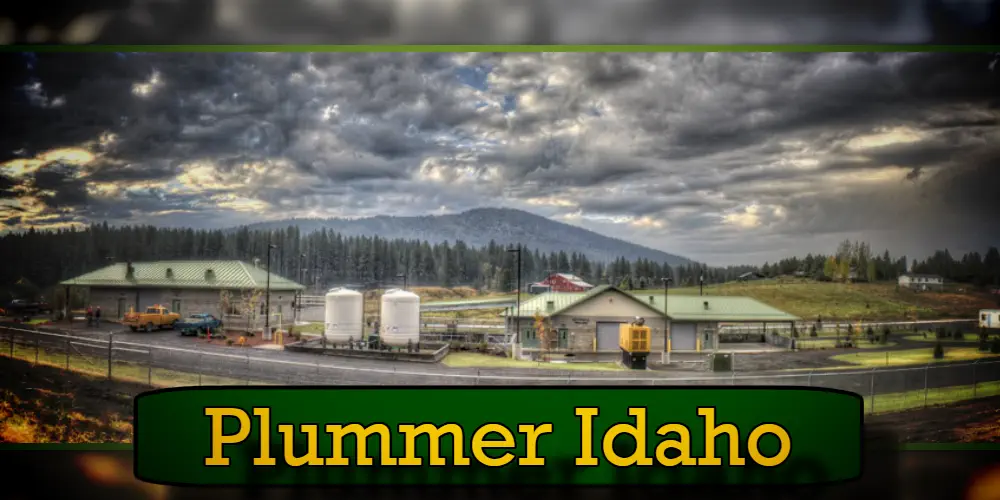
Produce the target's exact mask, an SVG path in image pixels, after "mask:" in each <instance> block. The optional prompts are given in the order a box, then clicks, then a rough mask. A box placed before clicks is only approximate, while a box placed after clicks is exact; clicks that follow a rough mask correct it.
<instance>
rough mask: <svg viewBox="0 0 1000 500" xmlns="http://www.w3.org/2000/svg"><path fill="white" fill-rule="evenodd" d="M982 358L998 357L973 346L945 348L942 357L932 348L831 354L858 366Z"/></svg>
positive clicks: (919, 363) (917, 363)
mask: <svg viewBox="0 0 1000 500" xmlns="http://www.w3.org/2000/svg"><path fill="white" fill-rule="evenodd" d="M984 358H1000V355H998V354H990V353H988V352H979V350H978V349H976V348H974V347H952V348H945V350H944V358H942V359H934V348H927V349H906V350H902V351H887V352H857V353H848V354H838V355H836V356H831V357H830V359H832V360H834V361H841V362H844V363H851V364H853V365H860V366H872V367H874V366H907V365H925V364H927V363H942V362H948V361H971V360H975V359H984Z"/></svg>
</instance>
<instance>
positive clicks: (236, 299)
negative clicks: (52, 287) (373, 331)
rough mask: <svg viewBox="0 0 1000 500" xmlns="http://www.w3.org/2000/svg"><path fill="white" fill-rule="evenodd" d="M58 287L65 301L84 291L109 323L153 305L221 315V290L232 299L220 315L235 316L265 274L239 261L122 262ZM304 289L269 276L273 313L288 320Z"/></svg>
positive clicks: (261, 285) (183, 312) (263, 286)
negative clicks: (75, 290) (72, 293)
mask: <svg viewBox="0 0 1000 500" xmlns="http://www.w3.org/2000/svg"><path fill="white" fill-rule="evenodd" d="M60 285H62V286H64V287H66V294H67V297H68V296H69V295H70V289H72V288H78V289H85V290H86V292H87V293H86V296H87V297H88V300H87V304H86V305H88V306H94V307H98V306H100V307H101V310H102V316H103V317H104V318H106V319H110V320H114V319H118V318H121V317H122V316H123V315H124V314H125V313H126V312H128V311H129V310H132V309H133V308H134V309H136V310H141V309H145V308H147V307H149V306H152V305H164V306H168V307H169V308H170V310H171V311H173V312H176V313H179V314H180V315H181V316H185V315H189V314H193V313H199V312H206V313H213V314H221V313H223V311H220V308H221V300H222V295H223V294H222V292H223V291H228V292H229V294H230V296H231V297H232V299H231V300H230V307H229V309H230V310H229V311H225V312H224V313H227V314H237V313H238V311H236V309H238V307H239V305H240V302H241V300H240V297H241V296H242V295H244V294H245V293H248V292H252V291H254V290H260V291H263V290H265V289H266V288H267V286H268V272H267V271H266V270H264V269H260V268H259V267H256V266H254V265H252V264H247V263H246V262H242V261H238V260H177V261H157V262H122V263H117V264H112V265H110V266H107V267H102V268H100V269H97V270H96V271H92V272H89V273H87V274H84V275H82V276H77V277H76V278H72V279H68V280H66V281H63V282H61V283H60ZM304 289H305V287H304V286H302V285H300V284H298V283H296V282H294V281H292V280H290V279H288V278H285V277H283V276H279V275H277V274H274V273H270V290H271V311H272V313H277V314H282V313H285V314H288V315H290V314H291V311H292V300H293V299H294V297H295V294H296V293H297V292H299V291H301V290H304ZM261 303H263V299H261ZM261 307H262V308H263V305H262V306H261ZM262 312H263V311H262Z"/></svg>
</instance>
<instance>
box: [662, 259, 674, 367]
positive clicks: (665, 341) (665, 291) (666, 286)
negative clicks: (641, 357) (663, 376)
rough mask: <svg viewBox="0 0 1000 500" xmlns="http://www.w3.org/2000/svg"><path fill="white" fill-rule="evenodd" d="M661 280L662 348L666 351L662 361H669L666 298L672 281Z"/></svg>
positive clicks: (668, 319) (668, 317)
mask: <svg viewBox="0 0 1000 500" xmlns="http://www.w3.org/2000/svg"><path fill="white" fill-rule="evenodd" d="M661 279H662V280H663V350H664V352H666V356H665V357H666V359H664V360H663V361H665V362H667V363H670V348H669V347H668V344H669V343H670V327H669V322H670V313H669V312H668V310H667V298H668V297H669V296H670V295H669V291H670V282H671V281H673V279H672V278H661Z"/></svg>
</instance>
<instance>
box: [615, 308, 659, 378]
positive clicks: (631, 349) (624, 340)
mask: <svg viewBox="0 0 1000 500" xmlns="http://www.w3.org/2000/svg"><path fill="white" fill-rule="evenodd" d="M645 323H646V322H645V320H643V319H642V318H636V319H635V321H633V322H631V323H622V324H621V326H619V330H618V347H620V348H621V350H622V364H623V365H625V366H627V367H629V368H632V369H633V370H645V369H646V357H647V356H649V350H650V340H651V338H652V329H650V328H649V327H648V326H646V324H645Z"/></svg>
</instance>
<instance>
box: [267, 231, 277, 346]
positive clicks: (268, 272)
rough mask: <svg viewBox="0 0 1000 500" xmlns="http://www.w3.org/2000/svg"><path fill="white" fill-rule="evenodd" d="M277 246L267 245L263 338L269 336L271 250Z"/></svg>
mask: <svg viewBox="0 0 1000 500" xmlns="http://www.w3.org/2000/svg"><path fill="white" fill-rule="evenodd" d="M275 248H278V246H277V245H274V244H270V243H269V244H268V245H267V285H266V286H265V290H264V335H265V337H264V338H265V339H269V338H271V250H274V249H275Z"/></svg>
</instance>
